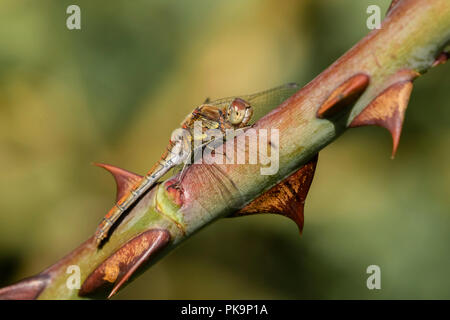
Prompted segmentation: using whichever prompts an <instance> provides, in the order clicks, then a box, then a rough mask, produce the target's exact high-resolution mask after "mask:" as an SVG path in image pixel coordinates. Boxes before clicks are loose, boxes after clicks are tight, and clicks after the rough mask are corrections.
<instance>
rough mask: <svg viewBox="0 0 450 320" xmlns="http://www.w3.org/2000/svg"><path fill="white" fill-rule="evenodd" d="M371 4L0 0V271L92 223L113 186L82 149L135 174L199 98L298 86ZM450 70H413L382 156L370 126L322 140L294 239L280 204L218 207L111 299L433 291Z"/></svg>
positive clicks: (11, 273)
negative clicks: (399, 126) (73, 23)
mask: <svg viewBox="0 0 450 320" xmlns="http://www.w3.org/2000/svg"><path fill="white" fill-rule="evenodd" d="M70 4H78V5H79V6H80V7H81V15H82V26H81V27H82V29H81V30H78V31H69V30H68V29H67V28H66V18H67V16H68V15H67V14H66V8H67V6H69V5H70ZM370 4H379V5H380V7H381V9H382V12H383V15H384V12H385V11H386V9H387V7H388V5H389V1H388V0H383V1H376V0H358V1H356V0H339V1H338V0H288V1H277V0H245V1H244V0H223V1H210V0H202V1H201V0H191V1H177V0H158V1H155V0H154V1H148V0H135V1H127V0H115V1H87V0H86V1H66V0H61V1H54V0H53V1H51V0H40V1H32V0H24V1H16V0H2V1H1V2H0V285H2V286H3V285H6V284H10V283H12V282H13V281H16V280H19V279H21V278H23V277H26V276H29V275H32V274H35V273H37V272H39V271H41V270H42V269H44V268H45V267H47V266H48V265H50V264H51V263H53V262H55V261H56V260H57V259H59V258H60V257H62V256H63V255H65V254H66V253H67V252H69V251H70V250H72V249H73V248H75V247H76V246H77V245H78V244H80V243H81V242H82V241H84V240H85V239H86V238H87V237H89V236H90V235H91V234H92V233H93V232H94V230H95V228H96V225H97V223H98V222H99V220H100V219H101V217H102V216H103V215H104V214H105V212H106V211H107V210H108V209H109V208H110V207H111V205H112V203H113V200H114V196H115V186H114V183H113V180H112V178H111V177H110V176H109V175H108V174H107V173H106V172H104V171H103V170H101V169H98V168H95V167H93V166H91V162H92V161H101V162H107V163H111V164H115V165H118V166H120V167H123V168H127V169H129V170H132V171H135V172H139V173H144V172H146V171H147V170H148V169H149V168H150V167H151V166H152V165H153V163H154V162H155V161H156V160H157V159H158V158H159V156H160V154H161V152H162V150H164V148H165V146H166V143H167V142H168V138H169V136H170V133H171V132H172V130H173V129H174V128H176V127H177V126H178V125H179V123H180V121H181V120H182V119H183V118H184V116H185V115H186V114H187V113H189V112H190V111H191V110H192V109H193V108H194V106H196V105H197V104H199V103H201V102H202V101H203V100H204V99H205V98H206V97H212V98H219V97H222V96H229V95H234V94H246V93H253V92H256V91H260V90H263V89H267V88H270V87H274V86H277V85H280V84H283V83H286V82H292V81H295V82H298V83H299V84H301V85H304V84H306V83H307V82H309V81H310V80H311V79H313V78H314V77H315V76H316V75H317V74H318V73H320V72H321V71H322V70H323V69H325V68H326V67H327V66H328V65H330V64H331V63H332V62H333V61H334V60H336V59H337V58H338V57H339V56H340V55H342V54H343V53H344V52H345V51H346V50H348V49H349V48H350V47H351V46H352V45H353V44H355V43H356V42H357V41H358V40H359V39H361V38H362V37H363V36H364V35H365V34H367V33H368V30H367V28H366V19H367V17H368V15H367V14H366V8H367V6H368V5H370ZM449 74H450V64H447V65H444V66H440V67H439V68H435V69H433V70H431V71H429V73H428V74H427V75H426V76H424V77H422V78H420V79H418V80H417V81H416V83H415V89H414V91H413V94H412V98H411V102H410V105H409V108H408V112H407V116H406V123H405V126H404V131H403V134H402V141H401V144H400V148H399V151H398V155H397V157H396V159H395V160H394V161H392V160H390V152H391V140H390V136H389V134H388V132H387V131H385V130H382V129H379V128H375V127H373V128H369V127H368V128H360V129H352V130H349V131H347V132H346V133H345V134H344V135H343V136H341V137H340V138H339V139H338V140H337V141H335V142H334V143H333V144H331V145H330V146H328V147H327V148H326V149H324V150H323V152H321V154H320V159H319V164H318V170H317V173H316V178H315V180H314V182H313V185H312V188H311V191H310V195H309V199H308V201H307V203H306V216H305V219H306V221H305V229H304V235H303V236H302V237H301V238H300V237H299V236H298V232H297V228H296V226H295V224H294V223H292V222H291V221H290V220H288V219H286V218H284V217H281V216H275V215H267V216H265V215H261V216H250V217H245V218H239V219H225V220H221V221H218V222H216V223H215V224H213V225H210V226H209V227H208V228H206V229H204V230H203V231H201V232H200V233H198V234H197V235H195V236H194V237H192V238H191V239H190V240H189V241H187V242H186V243H185V244H184V245H182V246H181V247H180V248H178V249H177V250H176V251H175V252H173V253H171V254H170V255H169V256H167V257H166V258H164V259H163V260H161V261H160V262H158V263H157V264H156V265H155V266H154V267H152V268H151V269H149V270H148V271H147V272H146V273H145V274H144V275H143V276H141V277H140V278H139V279H138V280H137V281H135V282H133V283H132V284H130V285H129V286H128V287H127V288H126V289H125V290H123V291H122V292H121V293H120V294H118V295H117V298H120V299H132V298H135V299H172V298H187V299H197V298H202V299H215V298H226V299H241V298H245V299H253V298H255V299H302V298H312V299H314V298H322V299H329V298H330V299H337V298H341V299H353V298H362V299H379V298H384V299H386V298H387V299H391V298H392V299H403V298H425V299H428V298H438V299H439V298H447V299H449V298H450V277H449V275H448V270H450V255H449V252H450V250H449V249H450V148H449V147H450V128H449V123H450V108H449V100H450V91H449ZM371 264H376V265H379V266H380V267H381V273H382V283H381V285H382V289H381V290H374V291H370V290H368V289H367V287H366V279H367V277H368V275H367V274H366V268H367V266H369V265H371Z"/></svg>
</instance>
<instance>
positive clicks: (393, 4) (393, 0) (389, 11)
mask: <svg viewBox="0 0 450 320" xmlns="http://www.w3.org/2000/svg"><path fill="white" fill-rule="evenodd" d="M398 2H400V0H392V2H391V5H390V6H389V8H388V10H387V11H386V15H388V14H389V13H391V10H392V9H393V8H394V7H395V5H396V4H397V3H398Z"/></svg>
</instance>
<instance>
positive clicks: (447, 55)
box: [431, 52, 450, 67]
mask: <svg viewBox="0 0 450 320" xmlns="http://www.w3.org/2000/svg"><path fill="white" fill-rule="evenodd" d="M448 59H450V52H441V53H440V54H439V55H438V56H437V58H436V60H434V62H433V64H432V65H431V67H436V66H438V65H440V64H444V63H446V62H447V60H448Z"/></svg>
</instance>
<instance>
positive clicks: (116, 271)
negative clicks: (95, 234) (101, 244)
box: [78, 229, 171, 298]
mask: <svg viewBox="0 0 450 320" xmlns="http://www.w3.org/2000/svg"><path fill="white" fill-rule="evenodd" d="M170 239H171V235H170V232H169V231H168V230H165V229H151V230H148V231H145V232H144V233H141V234H139V235H138V236H136V237H134V238H133V239H131V240H129V241H128V242H127V243H125V244H124V245H123V246H122V247H120V248H119V249H118V250H117V251H116V252H114V253H113V254H112V255H111V256H109V257H108V258H107V259H106V260H104V261H103V262H102V263H101V264H100V265H99V266H98V267H97V268H96V269H95V270H94V271H92V272H91V274H90V275H89V276H88V277H87V278H86V280H85V281H84V282H83V284H82V286H81V288H80V291H79V292H78V295H79V296H87V295H89V296H91V295H92V296H93V295H95V294H99V293H100V294H103V292H104V291H106V290H109V289H111V287H112V291H111V292H110V293H109V295H108V298H110V297H112V296H113V295H114V294H116V293H117V291H118V290H119V289H120V288H121V287H122V286H123V285H124V284H125V283H126V282H127V281H128V280H129V279H130V277H131V276H132V275H133V274H134V273H135V272H136V271H137V270H138V269H140V268H141V267H142V266H143V265H144V264H145V263H147V262H149V261H150V259H151V258H152V257H154V255H155V254H157V253H158V252H160V250H161V249H163V248H164V247H166V246H167V244H168V243H169V241H170Z"/></svg>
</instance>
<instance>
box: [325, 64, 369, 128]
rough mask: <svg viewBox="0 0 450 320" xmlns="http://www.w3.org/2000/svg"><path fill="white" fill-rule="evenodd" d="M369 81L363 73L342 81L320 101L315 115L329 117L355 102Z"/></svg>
mask: <svg viewBox="0 0 450 320" xmlns="http://www.w3.org/2000/svg"><path fill="white" fill-rule="evenodd" d="M369 82H370V77H369V76H368V75H366V74H363V73H358V74H356V75H354V76H352V77H350V78H349V79H347V80H346V81H344V82H343V83H342V84H340V85H339V87H337V88H336V89H335V90H334V91H333V92H332V93H331V94H330V95H329V96H328V98H327V99H326V100H325V102H324V103H322V105H321V106H320V108H319V109H318V110H317V117H318V118H320V119H323V118H329V117H331V116H334V115H336V114H337V113H339V112H340V111H342V110H343V109H344V108H345V107H347V106H350V105H352V104H353V103H355V102H356V100H358V98H359V97H360V96H361V94H362V93H363V92H364V91H365V90H366V88H367V86H368V85H369Z"/></svg>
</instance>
